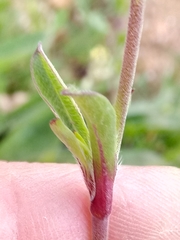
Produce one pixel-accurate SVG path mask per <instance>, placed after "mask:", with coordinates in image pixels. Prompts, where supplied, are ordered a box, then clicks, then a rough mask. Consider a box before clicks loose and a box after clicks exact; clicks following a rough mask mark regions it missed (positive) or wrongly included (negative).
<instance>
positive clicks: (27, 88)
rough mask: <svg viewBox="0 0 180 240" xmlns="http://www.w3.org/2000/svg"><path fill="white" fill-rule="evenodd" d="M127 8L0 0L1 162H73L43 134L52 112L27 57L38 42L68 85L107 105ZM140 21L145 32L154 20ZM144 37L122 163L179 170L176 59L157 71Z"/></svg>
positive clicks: (67, 0) (174, 55) (116, 2)
mask: <svg viewBox="0 0 180 240" xmlns="http://www.w3.org/2000/svg"><path fill="white" fill-rule="evenodd" d="M149 2H151V1H149ZM149 4H150V3H149ZM128 8H129V1H123V0H112V1H107V0H99V1H95V0H94V1H92V0H91V1H90V0H86V1H84V0H76V1H75V0H74V1H73V0H64V1H63V0H59V1H58V0H46V1H38V0H31V1H28V0H23V1H22V0H15V1H10V0H0V159H5V160H8V161H30V162H32V161H39V162H74V160H73V158H72V156H71V154H70V153H69V152H68V151H67V150H66V148H65V147H64V145H62V144H61V143H60V141H59V140H58V139H57V138H56V137H55V135H54V134H53V133H52V132H51V130H50V128H49V121H50V120H51V119H52V118H53V114H52V113H51V111H50V110H49V108H48V107H47V106H46V104H45V103H44V102H43V101H42V99H41V98H40V97H39V95H38V93H37V92H36V90H35V88H34V86H33V83H32V81H31V76H30V70H29V68H30V67H29V65H30V59H31V56H32V54H33V52H34V51H35V49H36V47H37V43H38V42H39V41H41V42H42V44H43V48H44V51H45V52H46V54H47V55H48V57H49V58H50V60H51V62H52V63H53V64H54V66H55V67H56V69H57V71H58V72H59V73H60V75H61V77H62V78H63V79H64V81H65V83H66V84H74V85H76V86H78V87H79V88H81V89H92V90H95V91H99V92H101V93H102V94H104V95H106V96H107V97H108V98H109V99H110V101H112V102H113V100H114V96H115V93H116V89H117V86H118V80H119V73H120V68H121V64H122V55H123V49H124V41H125V34H126V29H127V19H128ZM146 15H147V19H146ZM146 15H145V27H144V31H145V33H147V32H148V31H151V29H150V30H148V29H149V25H148V23H150V22H151V20H152V19H151V18H152V16H151V14H149V15H148V13H146ZM146 21H147V22H146ZM149 35H152V34H151V32H150V33H149ZM149 35H148V34H145V35H143V39H142V46H141V47H142V48H141V49H142V50H141V51H140V60H139V62H138V68H137V74H136V81H135V86H134V87H135V92H134V93H133V100H132V104H131V106H130V110H129V114H128V119H127V125H126V129H125V133H124V139H123V145H122V151H121V161H122V164H132V165H175V166H180V140H179V135H180V97H179V93H180V86H179V77H180V73H179V70H178V69H179V68H178V67H177V65H178V64H179V59H180V55H179V54H178V52H177V51H174V52H172V51H171V53H170V55H167V59H169V58H171V59H173V61H174V62H176V64H174V62H173V61H171V63H169V65H168V67H165V70H163V72H161V71H160V73H159V72H158V73H157V71H156V69H153V65H151V64H148V61H149V59H148V54H149V52H152V51H150V50H149V48H148V46H151V44H150V41H151V40H152V39H148V38H146V36H149ZM153 39H154V40H155V35H154V38H153ZM148 44H150V45H148ZM159 45H160V46H161V43H160V44H159ZM153 46H154V45H153ZM160 46H155V47H156V53H157V52H158V50H159V49H161V47H160ZM162 46H163V43H162ZM161 50H162V49H161ZM162 51H164V50H162ZM160 58H162V55H160V54H157V56H156V58H153V63H155V62H156V63H159V64H156V65H157V66H158V67H157V69H161V68H162V67H163V66H165V65H162V64H161V59H160ZM150 60H151V61H152V59H150ZM163 60H164V58H163ZM145 63H146V65H147V66H149V68H148V70H147V68H146V65H145ZM167 64H168V60H167Z"/></svg>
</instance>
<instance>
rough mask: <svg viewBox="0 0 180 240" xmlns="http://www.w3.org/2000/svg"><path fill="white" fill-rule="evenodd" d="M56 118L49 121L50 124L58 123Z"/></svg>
mask: <svg viewBox="0 0 180 240" xmlns="http://www.w3.org/2000/svg"><path fill="white" fill-rule="evenodd" d="M56 120H57V119H52V120H51V121H50V122H49V125H50V126H52V125H54V124H56Z"/></svg>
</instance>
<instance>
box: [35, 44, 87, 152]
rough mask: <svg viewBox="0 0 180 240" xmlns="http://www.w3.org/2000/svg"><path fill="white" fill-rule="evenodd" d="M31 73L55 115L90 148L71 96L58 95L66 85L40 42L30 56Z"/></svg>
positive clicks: (83, 123) (83, 125) (85, 130)
mask: <svg viewBox="0 0 180 240" xmlns="http://www.w3.org/2000/svg"><path fill="white" fill-rule="evenodd" d="M31 74H32V78H33V80H34V82H35V85H36V87H37V90H38V92H39V94H40V95H41V97H42V98H43V99H44V101H45V102H46V103H47V104H48V105H49V107H50V108H51V110H52V111H53V113H54V114H55V116H56V117H57V118H61V119H62V121H63V123H64V124H65V125H66V126H67V127H68V128H70V129H71V130H72V131H76V132H78V133H79V134H80V136H81V137H82V139H84V141H85V143H86V145H87V146H88V148H89V149H90V143H89V133H88V129H87V127H86V124H85V122H84V119H83V117H82V115H81V113H80V111H79V108H78V107H77V105H76V103H75V102H74V100H73V99H72V98H71V97H69V96H62V95H60V92H61V91H62V90H64V89H67V87H66V85H65V84H64V82H63V80H62V79H61V78H60V76H59V75H58V73H57V71H56V70H55V68H54V67H53V65H52V63H51V62H50V61H49V59H48V58H47V56H46V55H45V54H44V52H43V49H42V46H41V44H39V45H38V48H37V50H36V51H35V53H34V56H33V58H32V61H31Z"/></svg>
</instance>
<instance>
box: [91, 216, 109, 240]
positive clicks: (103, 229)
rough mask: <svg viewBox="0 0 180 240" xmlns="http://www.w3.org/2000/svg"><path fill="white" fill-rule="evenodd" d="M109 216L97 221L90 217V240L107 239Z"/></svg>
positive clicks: (95, 218)
mask: <svg viewBox="0 0 180 240" xmlns="http://www.w3.org/2000/svg"><path fill="white" fill-rule="evenodd" d="M108 225H109V216H108V217H105V218H103V219H99V218H97V217H95V216H93V217H92V234H93V236H92V240H107V239H108Z"/></svg>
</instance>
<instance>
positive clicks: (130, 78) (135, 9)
mask: <svg viewBox="0 0 180 240" xmlns="http://www.w3.org/2000/svg"><path fill="white" fill-rule="evenodd" d="M144 2H145V0H131V6H130V15H129V23H128V32H127V38H126V45H125V52H124V58H123V64H122V70H121V76H120V83H119V88H118V93H117V98H116V102H115V110H116V115H117V132H118V137H117V143H118V145H117V152H118V154H119V150H120V146H121V142H122V137H123V132H124V127H125V121H126V117H127V111H128V107H129V103H130V100H131V94H132V87H133V82H134V75H135V70H136V64H137V57H138V53H139V46H140V38H141V33H142V26H143V15H144Z"/></svg>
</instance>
